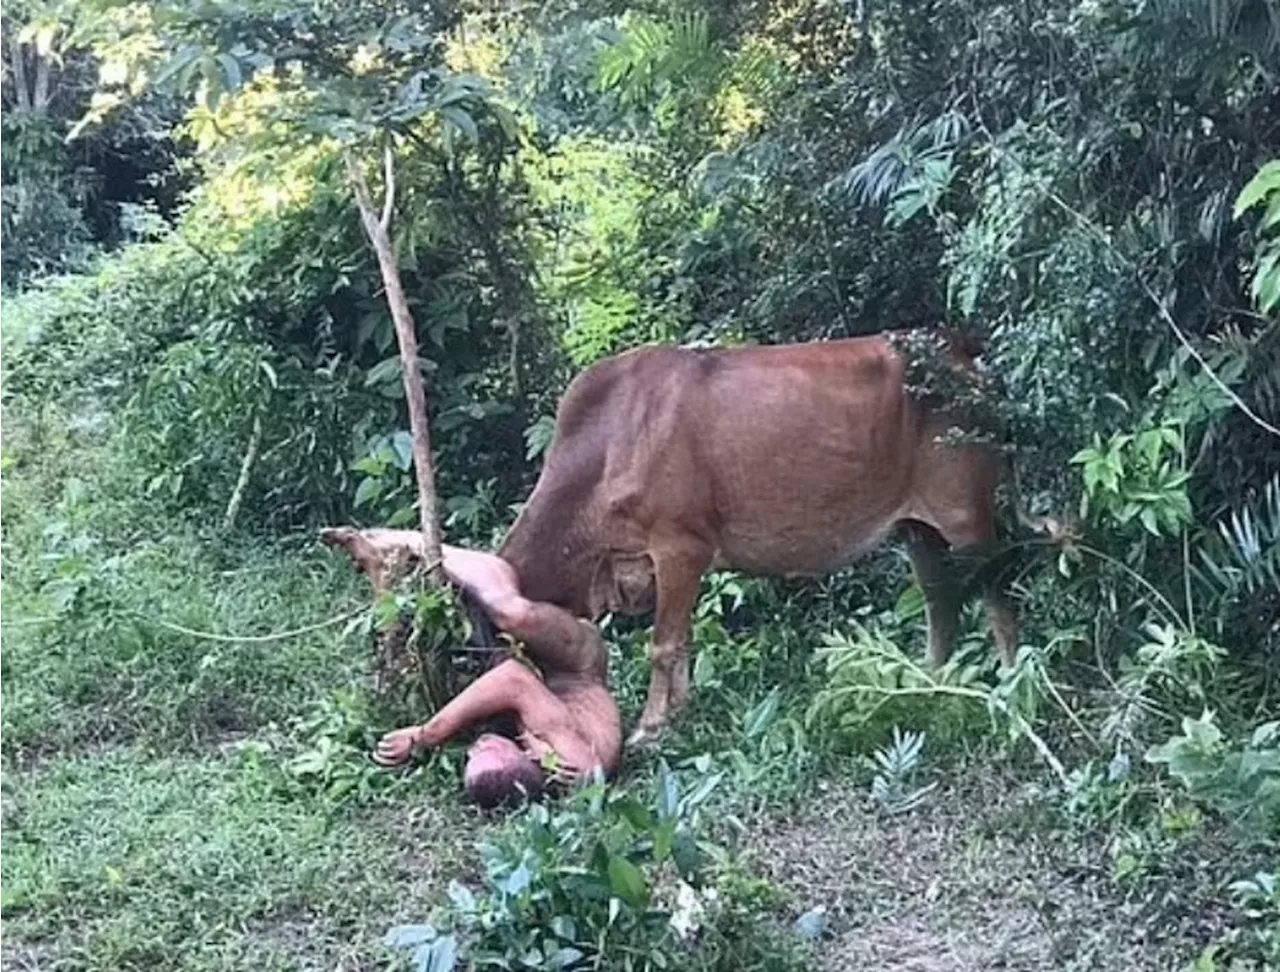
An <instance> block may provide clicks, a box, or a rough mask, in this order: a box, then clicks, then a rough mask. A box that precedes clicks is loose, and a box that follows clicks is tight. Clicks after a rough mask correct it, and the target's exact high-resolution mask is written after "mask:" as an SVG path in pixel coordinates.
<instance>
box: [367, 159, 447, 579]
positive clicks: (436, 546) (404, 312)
mask: <svg viewBox="0 0 1280 972" xmlns="http://www.w3.org/2000/svg"><path fill="white" fill-rule="evenodd" d="M343 160H344V161H345V162H346V164H347V176H348V179H349V181H350V182H351V188H352V190H353V191H354V193H355V197H356V205H357V206H358V207H359V209H360V222H361V223H362V224H363V226H364V231H365V235H366V236H367V237H368V238H369V243H370V244H371V245H372V246H373V251H374V253H375V254H376V255H377V257H378V269H379V270H380V271H381V273H382V284H383V288H384V290H385V293H386V297H387V305H388V307H389V308H390V309H391V319H392V321H393V322H394V324H395V329H396V338H397V340H398V342H399V345H400V365H401V370H402V371H403V375H402V378H403V380H404V391H405V399H406V401H407V403H408V406H409V431H410V433H411V435H412V437H413V465H414V472H415V474H416V476H417V481H418V516H419V520H420V523H421V527H422V540H423V545H424V557H423V559H424V560H425V561H426V562H427V563H428V564H432V565H435V566H433V567H432V568H431V569H430V570H429V571H428V579H429V580H430V581H431V582H432V583H433V584H436V585H439V584H441V583H443V576H442V574H441V572H440V568H439V566H438V565H439V564H440V519H439V514H438V512H437V511H438V504H437V501H436V487H435V476H434V472H433V469H432V465H431V433H430V429H429V428H428V426H427V394H426V390H425V388H424V387H423V384H422V368H421V365H420V364H419V358H418V336H417V332H416V331H415V330H414V325H413V315H412V314H411V313H410V312H409V302H408V300H407V299H406V298H405V294H404V286H403V285H402V283H401V281H400V268H399V266H398V265H397V263H396V255H395V250H394V248H393V247H392V245H391V238H390V237H389V236H388V235H387V227H386V225H385V224H384V223H383V220H382V219H381V218H380V217H379V213H378V207H377V206H376V205H375V204H374V201H373V195H372V193H370V191H369V183H368V181H367V180H366V179H365V176H364V170H363V169H362V168H361V167H360V162H359V160H358V159H357V158H356V157H355V155H354V154H353V153H352V152H351V151H350V150H347V151H345V152H344V153H343ZM383 164H384V166H386V168H387V172H388V173H389V178H388V190H390V189H391V186H392V185H394V174H393V172H392V166H393V164H394V158H393V156H392V155H391V151H390V147H389V146H388V147H387V149H386V151H385V152H384V154H383ZM389 195H390V191H388V196H389ZM386 209H387V207H386V201H385V200H384V210H386Z"/></svg>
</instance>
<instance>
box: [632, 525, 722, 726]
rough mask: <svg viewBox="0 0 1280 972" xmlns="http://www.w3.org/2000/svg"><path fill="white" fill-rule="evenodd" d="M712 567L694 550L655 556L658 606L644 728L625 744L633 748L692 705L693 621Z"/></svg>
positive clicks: (654, 620) (704, 556) (650, 656)
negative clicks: (674, 713) (672, 714)
mask: <svg viewBox="0 0 1280 972" xmlns="http://www.w3.org/2000/svg"><path fill="white" fill-rule="evenodd" d="M710 562H711V559H710V557H709V556H707V555H705V554H703V553H702V552H700V551H693V550H690V551H687V552H684V553H681V554H678V555H677V554H668V555H665V556H655V557H654V573H655V581H656V587H657V603H656V605H655V607H654V617H653V645H652V647H651V648H650V649H649V665H650V673H649V697H648V698H647V699H646V700H645V706H644V712H642V713H641V715H640V724H639V725H638V726H637V727H636V730H635V732H633V733H632V734H631V738H630V739H628V740H627V744H628V745H630V746H637V745H641V744H644V743H646V742H649V741H651V740H653V739H656V738H657V737H658V736H659V735H661V733H662V730H663V729H664V728H665V727H666V724H667V717H668V715H669V714H670V712H671V710H673V709H677V710H678V709H679V708H681V707H682V706H683V705H684V704H685V702H686V701H687V700H688V696H689V634H690V619H691V617H692V615H693V609H694V606H695V605H696V604H697V602H698V591H699V589H700V588H701V586H702V574H703V571H705V570H706V568H707V567H708V565H709V564H710Z"/></svg>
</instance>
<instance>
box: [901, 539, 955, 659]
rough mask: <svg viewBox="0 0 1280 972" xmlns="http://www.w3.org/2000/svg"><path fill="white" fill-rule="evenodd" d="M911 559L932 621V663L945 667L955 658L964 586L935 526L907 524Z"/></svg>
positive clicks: (930, 656) (930, 629) (908, 548)
mask: <svg viewBox="0 0 1280 972" xmlns="http://www.w3.org/2000/svg"><path fill="white" fill-rule="evenodd" d="M903 535H904V537H905V539H906V543H907V556H908V557H910V558H911V569H912V572H913V573H914V574H915V576H916V583H917V584H919V585H920V589H921V590H922V591H923V592H924V607H925V617H926V619H927V620H928V622H929V660H930V662H932V663H933V664H934V665H937V666H941V665H945V664H946V662H947V659H948V658H949V657H950V656H951V648H952V646H953V645H954V644H955V640H956V634H957V632H958V631H959V629H960V605H961V602H962V597H961V592H960V587H959V585H958V584H957V583H956V578H955V572H954V569H953V565H952V564H951V562H950V557H949V556H948V554H947V542H946V540H944V539H943V538H942V535H941V534H939V533H938V531H937V530H935V529H934V528H933V527H931V526H928V525H926V524H924V523H919V522H915V521H907V522H906V523H904V524H903Z"/></svg>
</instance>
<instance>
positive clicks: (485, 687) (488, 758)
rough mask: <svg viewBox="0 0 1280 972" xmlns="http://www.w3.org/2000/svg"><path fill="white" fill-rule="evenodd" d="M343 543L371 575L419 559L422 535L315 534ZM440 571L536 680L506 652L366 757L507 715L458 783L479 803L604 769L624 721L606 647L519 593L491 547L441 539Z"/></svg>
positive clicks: (385, 760) (428, 742)
mask: <svg viewBox="0 0 1280 972" xmlns="http://www.w3.org/2000/svg"><path fill="white" fill-rule="evenodd" d="M323 536H324V539H325V541H326V542H328V543H333V544H336V545H338V546H342V547H344V548H345V549H346V550H347V552H348V553H350V554H351V556H352V557H353V559H355V561H356V563H357V564H359V565H360V567H361V569H363V570H364V571H365V572H366V573H368V574H369V575H370V577H372V578H378V577H380V576H382V575H381V573H380V568H381V566H382V565H384V564H385V563H386V562H387V561H388V560H391V559H394V557H395V556H398V555H404V553H405V552H406V551H408V553H409V555H410V556H417V552H418V551H419V550H420V549H421V534H418V533H416V532H414V531H409V530H364V531H354V530H349V529H346V528H343V529H341V530H329V531H325V533H324V534H323ZM441 553H442V556H443V560H444V563H443V565H442V566H443V569H444V572H445V574H446V575H447V576H448V577H449V579H450V580H452V581H453V582H454V583H455V584H457V585H458V586H459V587H461V588H462V589H463V590H464V591H465V592H466V593H467V594H468V595H469V596H470V597H472V598H473V599H474V600H475V601H476V602H477V603H478V604H479V605H480V607H481V608H483V610H484V611H485V613H486V614H487V615H488V616H489V618H490V619H492V621H493V623H494V624H495V625H497V626H498V628H500V629H501V630H503V631H505V632H507V633H508V634H509V635H511V636H512V637H513V638H515V639H516V640H517V641H518V642H521V643H522V644H523V645H524V647H525V651H526V653H527V654H528V655H529V657H530V658H531V659H532V660H533V661H534V662H535V663H536V664H537V666H538V667H539V669H541V672H542V677H541V678H539V676H538V674H537V673H535V672H534V671H532V670H531V669H530V668H529V667H527V666H526V665H524V664H523V663H522V662H520V661H517V660H515V659H507V660H506V661H503V662H501V663H500V664H498V665H497V666H495V667H494V668H492V669H491V670H489V671H488V672H486V673H485V674H484V675H482V676H480V678H478V679H476V681H474V682H473V683H471V684H470V685H468V686H467V687H466V688H465V689H464V690H463V691H462V692H460V693H459V694H458V696H457V697H456V698H454V699H453V700H452V701H450V702H449V704H448V705H446V706H445V707H444V708H443V709H441V710H440V711H439V712H437V713H436V714H435V716H433V717H432V718H431V719H430V721H428V722H427V723H425V724H424V725H420V726H409V727H406V728H404V729H397V730H395V731H394V732H390V733H388V734H387V735H386V736H384V737H383V738H382V740H381V741H380V742H379V743H378V748H377V751H376V752H375V754H374V759H376V760H377V761H378V762H379V763H381V764H382V765H384V766H394V765H398V764H400V763H403V762H405V761H406V760H408V759H409V758H410V756H411V755H412V754H413V752H414V750H415V749H434V748H437V747H439V746H441V745H443V744H444V743H445V742H447V741H448V740H450V739H452V738H453V737H454V736H456V735H457V734H459V733H460V732H463V731H464V730H466V729H468V728H470V727H472V726H474V725H476V724H478V723H481V722H483V721H485V720H488V719H492V718H495V717H498V716H504V715H509V716H514V717H515V719H516V720H517V722H518V724H519V727H520V729H519V735H518V736H517V738H516V739H515V740H511V739H507V738H506V737H504V736H497V735H493V734H485V735H483V736H481V737H480V738H479V739H478V740H477V741H476V743H475V745H473V746H472V748H471V750H470V752H469V753H468V763H467V771H466V774H465V782H466V787H467V790H468V792H470V793H471V794H472V795H473V796H474V797H476V799H477V800H479V801H480V802H482V803H486V804H491V803H496V802H499V801H501V800H503V799H505V798H507V797H509V796H513V795H515V794H517V793H521V792H523V793H532V792H535V791H537V790H540V789H541V787H542V783H543V781H544V773H550V775H551V776H552V778H553V779H556V780H563V781H573V780H579V779H584V778H589V777H591V776H592V775H594V774H595V773H597V772H600V773H603V774H604V775H606V776H609V775H612V774H613V773H614V771H616V769H617V767H618V761H619V758H620V755H621V750H622V725H621V717H620V715H619V712H618V706H617V703H615V702H614V700H613V696H612V695H611V694H610V693H609V688H608V653H607V650H606V648H605V645H604V641H603V640H602V639H601V638H600V635H599V633H598V632H597V631H596V629H595V627H594V626H593V625H591V624H590V623H589V622H587V621H583V620H580V619H578V618H575V617H573V616H572V615H571V614H569V613H568V612H567V611H564V610H563V609H561V608H558V607H556V606H555V605H552V604H546V603H542V602H538V601H530V600H528V599H527V598H525V597H524V596H522V595H521V593H520V589H519V584H518V581H517V578H516V574H515V571H514V570H513V569H512V568H511V566H510V565H509V564H508V563H506V561H504V560H502V559H501V558H500V557H497V556H496V555H494V554H489V553H482V552H480V551H475V550H464V549H462V548H460V547H451V546H448V545H445V546H443V547H442V548H441Z"/></svg>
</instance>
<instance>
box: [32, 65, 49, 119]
mask: <svg viewBox="0 0 1280 972" xmlns="http://www.w3.org/2000/svg"><path fill="white" fill-rule="evenodd" d="M51 78H52V71H51V69H50V64H49V58H48V57H46V56H45V55H43V54H41V53H40V52H39V51H36V84H35V90H34V92H33V94H32V95H31V110H32V111H34V112H36V113H37V114H40V115H43V114H44V113H45V111H46V110H47V109H48V107H49V81H50V80H51Z"/></svg>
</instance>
